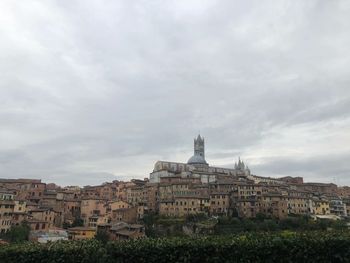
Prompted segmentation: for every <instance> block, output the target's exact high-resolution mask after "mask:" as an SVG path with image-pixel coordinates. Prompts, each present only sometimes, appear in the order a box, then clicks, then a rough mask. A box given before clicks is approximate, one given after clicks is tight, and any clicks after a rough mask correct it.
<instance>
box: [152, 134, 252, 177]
mask: <svg viewBox="0 0 350 263" xmlns="http://www.w3.org/2000/svg"><path fill="white" fill-rule="evenodd" d="M233 167H234V168H231V169H230V168H220V167H215V166H210V165H209V164H208V163H207V161H206V160H205V142H204V138H202V137H201V136H200V135H198V136H197V138H195V139H194V152H193V156H192V157H191V158H190V159H188V161H187V163H177V162H167V161H158V162H156V164H155V165H154V169H153V172H152V173H151V174H150V182H152V183H159V182H160V178H161V177H172V176H179V175H180V176H181V177H184V178H200V180H201V181H202V183H211V182H216V181H217V180H218V178H225V177H236V178H237V177H247V176H250V170H249V168H248V166H246V165H245V164H244V162H243V161H241V160H240V158H239V160H238V163H235V164H234V165H233Z"/></svg>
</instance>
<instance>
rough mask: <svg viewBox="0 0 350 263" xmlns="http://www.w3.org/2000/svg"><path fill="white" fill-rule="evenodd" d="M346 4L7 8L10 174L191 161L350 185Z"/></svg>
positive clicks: (5, 174) (5, 152) (125, 169)
mask: <svg viewBox="0 0 350 263" xmlns="http://www.w3.org/2000/svg"><path fill="white" fill-rule="evenodd" d="M349 11H350V3H349V2H347V1H308V2H305V3H304V2H300V3H296V2H295V1H278V2H276V1H266V2H264V3H261V2H259V1H186V3H181V2H179V1H173V2H171V1H169V2H163V1H154V2H153V3H148V2H146V1H136V2H132V3H130V2H128V3H126V2H118V1H106V2H105V3H104V5H101V3H100V2H99V1H89V3H87V2H85V1H70V2H69V4H67V3H66V2H62V1H48V2H41V1H26V2H24V3H22V2H21V3H18V2H13V1H6V0H5V1H1V3H0V21H1V23H0V32H1V41H0V56H1V59H0V76H1V78H0V178H13V179H14V178H38V179H42V180H43V181H45V182H54V183H57V184H58V185H88V184H91V185H93V184H98V183H102V182H104V181H111V180H129V179H132V178H141V179H142V178H144V177H148V176H149V173H150V172H151V171H152V170H153V165H154V163H155V162H156V161H158V160H166V161H174V162H186V161H187V160H188V158H189V157H190V156H191V155H192V139H193V138H194V137H195V136H196V135H197V133H198V130H200V133H201V135H203V136H204V137H205V141H206V160H207V161H208V163H209V164H210V165H214V166H223V167H233V165H234V161H236V160H237V159H238V157H239V156H241V158H242V159H243V160H244V161H245V162H246V163H247V164H248V165H249V167H250V169H251V171H252V173H253V174H255V175H259V176H266V177H281V176H301V177H303V178H304V180H305V181H307V182H309V181H314V182H325V183H336V184H338V185H350V176H349V175H350V168H349V164H348V162H349V160H350V90H349V83H350V74H349V73H350V72H349V71H350V55H349V52H348V47H349V46H350V35H349V34H348V32H349V31H350V18H349V16H348V13H349Z"/></svg>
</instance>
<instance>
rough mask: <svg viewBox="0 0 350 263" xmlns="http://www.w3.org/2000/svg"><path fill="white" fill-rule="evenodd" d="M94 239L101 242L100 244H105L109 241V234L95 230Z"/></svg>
mask: <svg viewBox="0 0 350 263" xmlns="http://www.w3.org/2000/svg"><path fill="white" fill-rule="evenodd" d="M95 239H96V240H98V241H101V242H102V243H104V244H105V243H107V242H108V240H109V234H108V232H107V230H105V229H100V228H99V229H97V232H96V235H95Z"/></svg>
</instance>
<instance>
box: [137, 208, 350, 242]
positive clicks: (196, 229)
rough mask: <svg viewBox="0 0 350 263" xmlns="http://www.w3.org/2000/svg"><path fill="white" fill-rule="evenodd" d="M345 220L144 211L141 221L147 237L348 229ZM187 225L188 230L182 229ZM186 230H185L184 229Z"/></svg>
mask: <svg viewBox="0 0 350 263" xmlns="http://www.w3.org/2000/svg"><path fill="white" fill-rule="evenodd" d="M347 223H348V221H345V220H338V221H334V220H329V219H318V220H317V221H315V220H314V219H312V218H311V217H308V216H290V217H287V218H285V219H281V220H278V219H274V218H268V217H265V216H264V215H263V214H258V215H257V217H256V218H254V219H247V218H243V219H240V218H237V217H227V216H223V217H219V218H217V219H215V218H210V217H207V216H206V215H203V214H198V215H189V216H187V217H186V218H172V217H164V216H163V217H162V216H158V215H154V214H150V215H146V216H145V218H144V224H145V227H146V235H147V236H149V237H169V236H170V237H181V236H184V235H190V236H191V235H227V234H241V233H246V232H280V231H284V230H290V231H296V232H300V231H315V230H330V229H333V230H347V229H348V226H347ZM184 228H186V230H187V231H184ZM185 232H186V233H185Z"/></svg>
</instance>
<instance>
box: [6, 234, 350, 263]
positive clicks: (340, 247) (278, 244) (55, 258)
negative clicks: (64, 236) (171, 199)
mask: <svg viewBox="0 0 350 263" xmlns="http://www.w3.org/2000/svg"><path fill="white" fill-rule="evenodd" d="M0 259H1V262H8V263H11V262H52V263H55V262H57V263H58V262H85V263H87V262H106V263H107V262H108V263H109V262H157V263H161V262H167V263H169V262H350V234H349V233H348V232H330V233H327V232H311V233H304V234H300V233H293V232H282V233H279V234H247V235H239V236H225V237H223V236H211V237H202V238H171V239H144V240H138V241H127V242H109V243H106V244H103V243H102V242H99V241H97V240H90V241H80V242H79V241H75V242H71V241H69V242H58V243H52V244H46V245H40V244H33V243H25V244H12V245H4V246H1V247H0Z"/></svg>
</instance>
